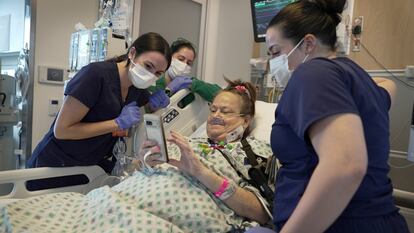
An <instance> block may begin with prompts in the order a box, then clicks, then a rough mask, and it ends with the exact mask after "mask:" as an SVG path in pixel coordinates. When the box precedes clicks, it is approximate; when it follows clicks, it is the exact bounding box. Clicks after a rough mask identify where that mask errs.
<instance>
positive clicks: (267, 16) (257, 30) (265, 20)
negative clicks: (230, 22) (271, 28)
mask: <svg viewBox="0 0 414 233" xmlns="http://www.w3.org/2000/svg"><path fill="white" fill-rule="evenodd" d="M294 1H295V0H250V3H251V9H252V18H253V31H254V41H256V42H264V41H265V36H266V28H267V24H269V22H270V20H272V18H273V17H274V16H275V15H276V14H277V13H278V12H279V11H280V10H281V9H282V8H283V7H285V6H286V5H287V4H289V3H292V2H294Z"/></svg>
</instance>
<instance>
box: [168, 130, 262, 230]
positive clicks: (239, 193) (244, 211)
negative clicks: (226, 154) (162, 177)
mask: <svg viewBox="0 0 414 233" xmlns="http://www.w3.org/2000/svg"><path fill="white" fill-rule="evenodd" d="M168 140H169V141H170V142H172V143H174V144H176V145H177V146H178V147H179V148H180V152H181V159H180V160H179V161H178V160H174V159H170V161H169V163H170V164H172V165H174V166H176V167H177V168H179V169H180V170H183V171H185V172H187V173H188V174H190V175H192V176H194V177H195V178H197V179H198V180H199V181H200V182H201V183H203V184H204V185H205V186H206V187H207V188H208V189H209V190H210V191H211V192H216V191H217V190H218V189H219V188H220V186H221V184H222V182H223V179H224V178H223V177H220V176H219V175H217V174H216V173H214V172H213V171H211V170H210V169H208V168H207V167H206V166H204V164H203V163H201V161H200V160H199V159H198V158H197V157H196V156H195V155H194V152H193V149H192V148H191V146H190V145H189V143H188V141H187V139H186V138H185V137H183V136H181V135H180V134H178V133H176V132H171V138H170V139H168ZM224 202H225V203H226V204H227V206H229V207H230V208H231V209H233V210H234V212H236V214H238V215H240V216H243V217H247V218H249V219H252V220H255V221H257V222H259V223H266V222H267V221H268V220H269V216H268V215H267V213H266V210H265V209H264V207H263V206H262V204H261V203H260V201H259V200H258V199H257V197H256V196H255V195H254V194H253V193H252V192H249V191H247V190H245V189H243V188H240V187H237V188H236V192H235V193H234V194H233V195H232V196H230V197H229V198H228V199H226V200H224Z"/></svg>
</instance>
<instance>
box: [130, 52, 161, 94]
mask: <svg viewBox="0 0 414 233" xmlns="http://www.w3.org/2000/svg"><path fill="white" fill-rule="evenodd" d="M130 60H131V63H132V64H133V65H134V66H130V67H129V78H130V79H131V82H132V84H133V85H134V86H135V87H136V88H139V89H146V88H148V87H149V86H151V85H152V84H154V83H155V81H157V79H158V78H157V76H155V75H154V74H153V73H151V72H149V71H148V70H147V69H145V68H144V67H142V66H141V65H140V64H135V63H134V62H133V61H132V59H130Z"/></svg>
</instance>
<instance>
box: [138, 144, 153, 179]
mask: <svg viewBox="0 0 414 233" xmlns="http://www.w3.org/2000/svg"><path fill="white" fill-rule="evenodd" d="M152 154H153V153H152V152H151V149H150V150H148V151H147V152H146V153H145V154H144V157H143V159H142V160H141V161H142V164H144V172H145V173H147V174H149V175H152V174H154V172H155V170H154V169H153V168H152V167H151V166H150V165H148V164H147V162H146V160H147V159H148V157H149V156H150V155H152Z"/></svg>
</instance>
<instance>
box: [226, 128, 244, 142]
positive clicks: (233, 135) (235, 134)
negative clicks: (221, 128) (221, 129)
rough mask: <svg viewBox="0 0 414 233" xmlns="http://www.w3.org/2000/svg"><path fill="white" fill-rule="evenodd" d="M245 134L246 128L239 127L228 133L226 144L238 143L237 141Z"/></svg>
mask: <svg viewBox="0 0 414 233" xmlns="http://www.w3.org/2000/svg"><path fill="white" fill-rule="evenodd" d="M243 133H244V128H243V126H242V125H239V127H237V128H236V129H234V130H233V131H231V132H229V133H227V136H226V142H234V141H236V140H237V139H239V138H241V137H242V136H243Z"/></svg>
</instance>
